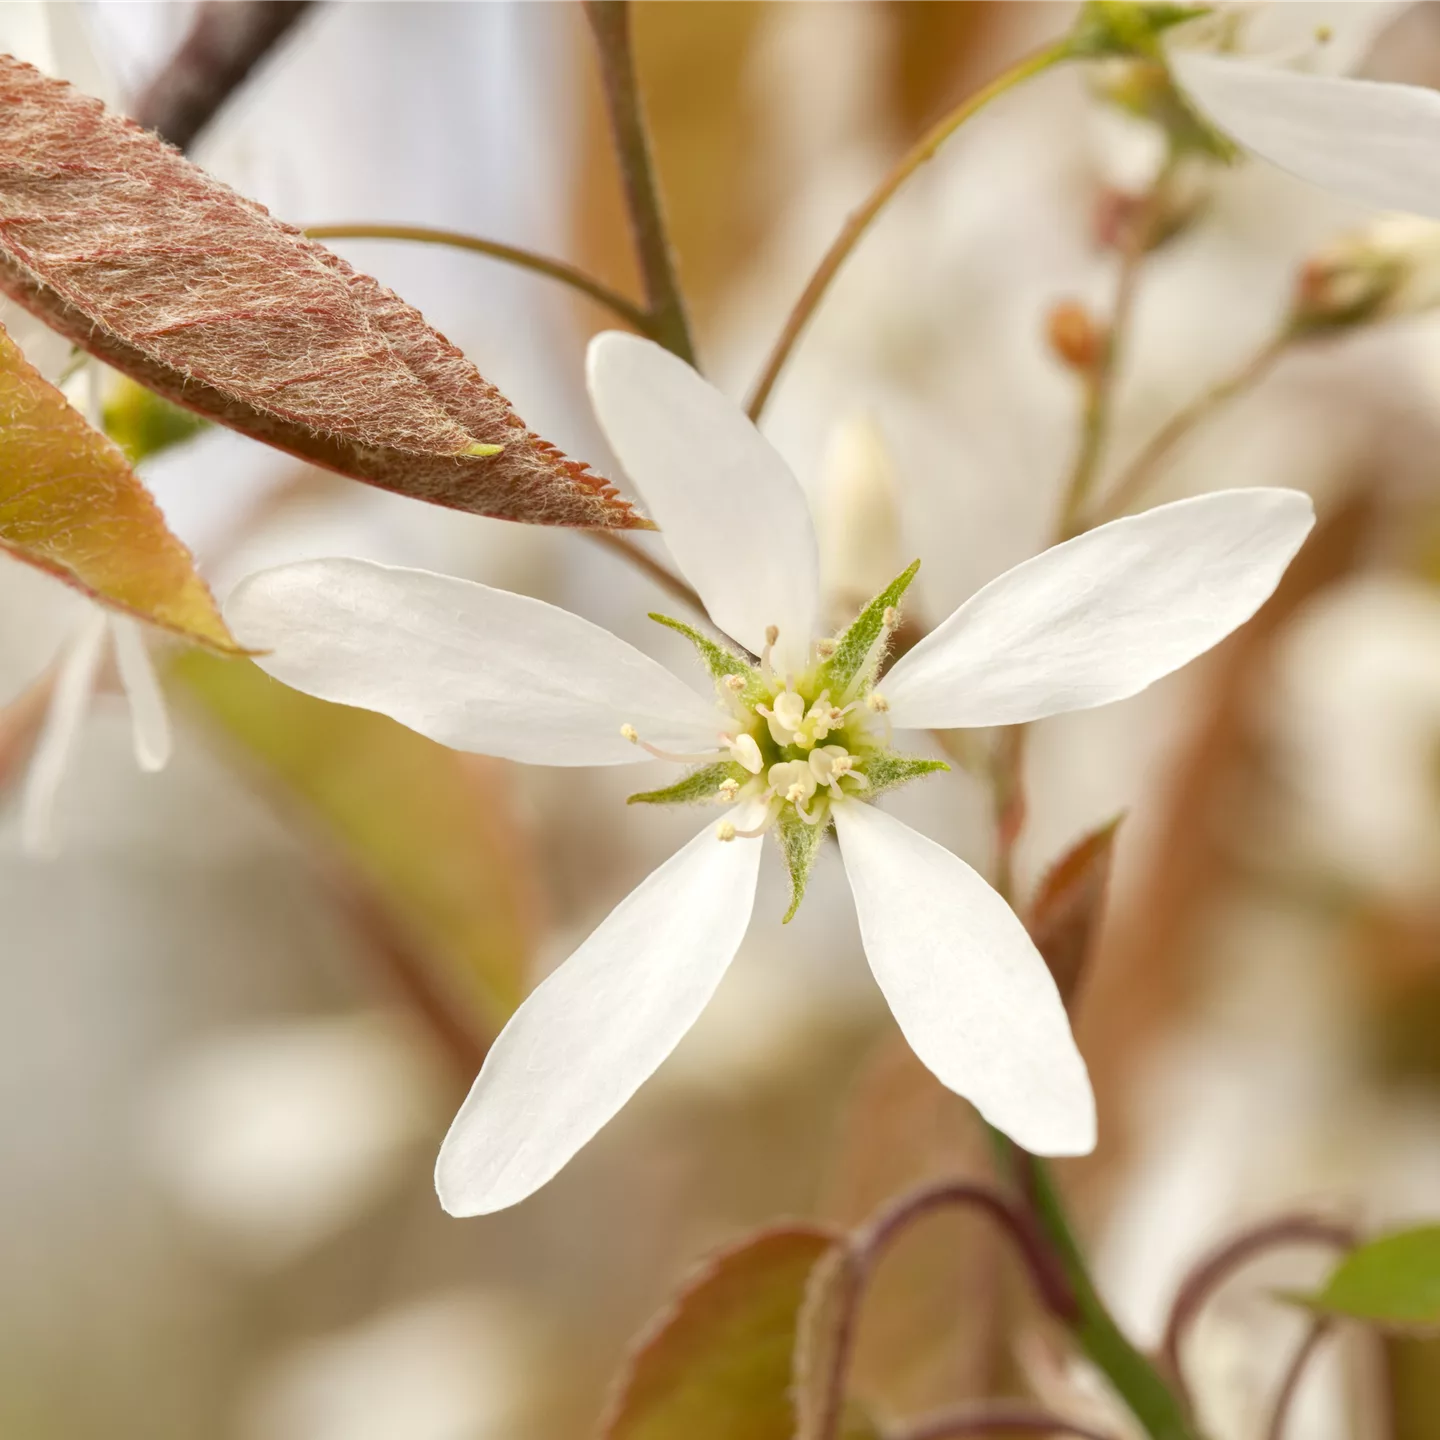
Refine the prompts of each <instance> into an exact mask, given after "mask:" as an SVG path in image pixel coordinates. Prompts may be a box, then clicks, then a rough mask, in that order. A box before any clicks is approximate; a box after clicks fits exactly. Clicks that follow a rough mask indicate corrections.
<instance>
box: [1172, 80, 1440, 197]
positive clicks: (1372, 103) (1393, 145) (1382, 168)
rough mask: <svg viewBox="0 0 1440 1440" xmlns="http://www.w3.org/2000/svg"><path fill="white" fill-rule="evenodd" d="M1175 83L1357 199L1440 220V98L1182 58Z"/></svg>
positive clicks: (1250, 145) (1239, 132) (1257, 146)
mask: <svg viewBox="0 0 1440 1440" xmlns="http://www.w3.org/2000/svg"><path fill="white" fill-rule="evenodd" d="M1171 65H1172V68H1173V69H1174V72H1175V75H1176V78H1177V79H1178V80H1179V82H1180V84H1181V85H1182V86H1183V87H1184V89H1185V90H1186V92H1187V93H1188V94H1189V96H1190V98H1191V99H1192V100H1193V101H1194V102H1195V104H1196V105H1197V106H1198V107H1199V108H1200V109H1201V110H1202V111H1203V112H1204V113H1205V114H1206V115H1207V116H1208V117H1209V118H1210V119H1211V120H1213V121H1214V122H1215V124H1216V125H1217V126H1219V127H1220V129H1221V130H1223V131H1224V132H1225V133H1226V134H1227V135H1229V136H1231V137H1232V138H1233V139H1235V140H1237V141H1239V143H1240V144H1241V145H1243V146H1244V147H1245V148H1246V149H1247V150H1253V151H1254V152H1255V153H1256V154H1257V155H1260V156H1262V157H1263V158H1264V159H1266V160H1269V161H1270V162H1271V163H1272V164H1275V165H1278V166H1280V168H1281V169H1282V170H1288V171H1290V173H1291V174H1293V175H1298V176H1299V177H1300V178H1301V179H1302V180H1308V181H1310V182H1311V183H1312V184H1314V185H1320V186H1323V187H1324V188H1325V189H1327V190H1333V191H1335V192H1336V193H1337V194H1340V195H1344V196H1347V197H1348V198H1350V199H1352V200H1358V201H1361V202H1362V203H1364V204H1367V205H1374V206H1377V207H1379V208H1380V209H1384V210H1404V211H1410V212H1413V213H1415V214H1417V215H1428V216H1431V217H1432V218H1440V94H1437V93H1436V92H1435V91H1434V90H1430V89H1425V88H1422V87H1421V86H1418V85H1397V84H1391V83H1387V82H1381V81H1375V80H1353V79H1348V78H1345V77H1341V76H1330V75H1307V74H1301V73H1298V72H1296V71H1294V70H1289V69H1282V68H1279V67H1277V66H1274V65H1269V64H1260V63H1249V62H1246V61H1242V60H1236V59H1231V58H1226V57H1223V56H1218V55H1202V54H1183V53H1179V52H1177V53H1175V54H1173V55H1172V56H1171Z"/></svg>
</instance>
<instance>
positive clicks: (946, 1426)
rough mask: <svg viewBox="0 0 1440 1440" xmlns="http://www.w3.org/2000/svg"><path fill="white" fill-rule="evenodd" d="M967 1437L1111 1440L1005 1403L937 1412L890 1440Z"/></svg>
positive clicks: (1032, 1409)
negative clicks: (996, 1436)
mask: <svg viewBox="0 0 1440 1440" xmlns="http://www.w3.org/2000/svg"><path fill="white" fill-rule="evenodd" d="M970 1435H1073V1436H1076V1437H1078V1440H1114V1437H1113V1436H1110V1435H1107V1434H1105V1432H1104V1431H1103V1430H1092V1429H1091V1428H1090V1427H1089V1426H1088V1425H1081V1424H1078V1423H1077V1422H1076V1421H1074V1420H1067V1419H1065V1417H1064V1416H1063V1415H1052V1414H1051V1413H1050V1412H1049V1411H1048V1410H1041V1409H1038V1408H1037V1407H1035V1406H1034V1405H1027V1404H1024V1403H1020V1402H1016V1403H1011V1402H1008V1401H1005V1400H986V1401H982V1402H981V1403H980V1404H978V1405H965V1406H961V1407H959V1408H957V1409H954V1410H941V1411H938V1412H937V1413H936V1414H934V1415H927V1416H926V1417H925V1418H924V1419H922V1420H917V1421H915V1422H913V1423H912V1424H910V1425H906V1426H902V1427H901V1428H900V1429H899V1430H897V1431H895V1432H894V1433H893V1434H892V1435H891V1437H890V1440H961V1437H963V1436H970Z"/></svg>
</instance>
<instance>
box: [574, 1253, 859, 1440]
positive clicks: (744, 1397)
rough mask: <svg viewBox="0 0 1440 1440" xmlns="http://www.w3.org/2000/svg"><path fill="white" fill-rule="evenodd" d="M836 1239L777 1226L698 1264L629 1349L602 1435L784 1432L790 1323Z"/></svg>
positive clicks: (606, 1439) (778, 1436)
mask: <svg viewBox="0 0 1440 1440" xmlns="http://www.w3.org/2000/svg"><path fill="white" fill-rule="evenodd" d="M837 1238H838V1237H837V1236H836V1235H834V1234H833V1233H832V1232H830V1231H826V1230H822V1229H820V1228H818V1227H816V1226H813V1225H786V1226H776V1227H775V1228H773V1229H767V1230H762V1231H760V1232H759V1233H757V1234H755V1235H752V1236H750V1238H749V1239H747V1240H744V1241H742V1242H741V1243H740V1244H738V1245H736V1246H735V1247H733V1248H732V1249H729V1250H725V1251H722V1252H721V1253H720V1254H719V1255H716V1256H714V1257H713V1258H712V1259H711V1260H709V1261H708V1262H706V1264H705V1266H704V1267H703V1268H702V1269H701V1270H700V1272H699V1273H698V1274H697V1275H696V1276H695V1278H694V1279H693V1280H692V1281H691V1282H690V1284H688V1285H687V1286H686V1287H685V1288H684V1290H682V1291H681V1292H680V1294H679V1295H677V1296H676V1298H675V1300H674V1301H673V1302H672V1304H671V1305H670V1306H669V1307H668V1309H667V1310H665V1311H664V1312H663V1313H662V1314H661V1315H660V1316H659V1317H658V1318H657V1321H656V1323H655V1325H654V1326H653V1327H652V1329H651V1331H650V1333H649V1334H648V1335H646V1336H644V1337H643V1338H642V1340H641V1342H640V1344H639V1345H638V1347H637V1348H636V1349H635V1351H634V1352H633V1353H632V1356H631V1359H630V1364H629V1367H628V1369H627V1371H626V1373H625V1375H624V1377H623V1380H622V1383H621V1386H620V1388H619V1390H618V1392H617V1393H616V1395H615V1397H614V1402H613V1404H612V1406H611V1409H610V1414H609V1417H608V1419H607V1421H606V1423H605V1424H604V1426H603V1427H602V1429H601V1435H602V1437H603V1440H732V1437H736V1436H742V1435H743V1436H744V1437H745V1440H792V1436H793V1435H794V1432H795V1417H794V1406H793V1403H792V1398H791V1387H792V1384H793V1366H794V1352H795V1343H796V1330H797V1327H798V1325H799V1321H800V1314H801V1310H802V1308H803V1306H804V1304H805V1297H806V1292H807V1290H808V1287H809V1282H810V1275H811V1272H812V1270H813V1269H814V1268H815V1265H816V1262H817V1261H819V1260H820V1259H822V1258H823V1257H824V1256H825V1255H826V1254H827V1253H828V1252H829V1251H831V1250H832V1249H833V1248H834V1247H835V1245H836V1243H837Z"/></svg>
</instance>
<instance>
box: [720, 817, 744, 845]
mask: <svg viewBox="0 0 1440 1440" xmlns="http://www.w3.org/2000/svg"><path fill="white" fill-rule="evenodd" d="M739 833H740V832H739V831H738V830H737V829H736V828H735V827H734V826H733V825H732V824H731V823H730V822H729V821H728V820H722V821H721V822H720V823H719V824H718V825H717V826H716V827H715V838H716V839H717V840H733V839H734V838H735V837H736V836H737V835H738V834H739Z"/></svg>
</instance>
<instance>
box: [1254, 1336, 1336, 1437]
mask: <svg viewBox="0 0 1440 1440" xmlns="http://www.w3.org/2000/svg"><path fill="white" fill-rule="evenodd" d="M1330 1330H1331V1320H1330V1317H1329V1316H1328V1315H1317V1316H1316V1317H1315V1318H1314V1319H1313V1320H1312V1321H1311V1322H1310V1328H1309V1329H1308V1330H1307V1331H1306V1332H1305V1338H1304V1339H1303V1340H1302V1341H1301V1342H1300V1346H1299V1348H1298V1349H1297V1350H1296V1351H1295V1354H1294V1356H1293V1357H1292V1358H1291V1361H1290V1364H1289V1366H1288V1367H1287V1368H1286V1370H1285V1378H1284V1379H1283V1380H1282V1381H1281V1382H1280V1389H1279V1391H1278V1392H1277V1393H1276V1396H1275V1406H1274V1409H1272V1410H1271V1412H1270V1423H1269V1425H1267V1426H1266V1427H1265V1437H1266V1440H1284V1436H1285V1425H1286V1422H1287V1421H1288V1420H1289V1418H1290V1406H1291V1405H1292V1404H1293V1403H1294V1401H1295V1396H1296V1394H1297V1393H1298V1392H1299V1389H1300V1382H1301V1380H1303V1379H1304V1378H1305V1371H1306V1370H1307V1369H1308V1368H1309V1366H1310V1362H1311V1360H1313V1359H1314V1358H1315V1352H1316V1351H1317V1350H1318V1349H1319V1348H1320V1344H1321V1342H1322V1341H1323V1340H1324V1339H1325V1337H1326V1336H1327V1335H1328V1334H1329V1333H1330Z"/></svg>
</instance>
